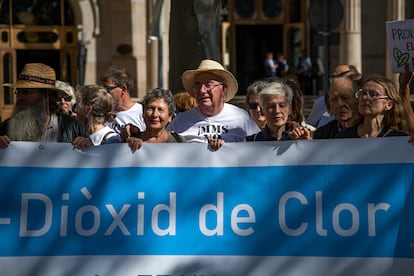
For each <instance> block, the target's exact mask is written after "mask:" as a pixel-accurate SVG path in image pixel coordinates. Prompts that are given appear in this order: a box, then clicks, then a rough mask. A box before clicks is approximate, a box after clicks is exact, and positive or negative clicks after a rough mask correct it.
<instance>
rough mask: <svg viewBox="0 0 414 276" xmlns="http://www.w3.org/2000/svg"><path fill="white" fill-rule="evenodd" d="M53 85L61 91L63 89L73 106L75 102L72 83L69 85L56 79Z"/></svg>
mask: <svg viewBox="0 0 414 276" xmlns="http://www.w3.org/2000/svg"><path fill="white" fill-rule="evenodd" d="M55 86H56V88H58V89H60V90H62V91H65V93H66V94H68V95H69V96H71V97H72V100H71V101H70V102H71V104H72V106H74V105H75V104H76V97H75V89H74V88H73V86H72V85H70V84H69V83H67V82H63V81H60V80H57V81H56V82H55Z"/></svg>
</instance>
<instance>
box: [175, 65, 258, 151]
mask: <svg viewBox="0 0 414 276" xmlns="http://www.w3.org/2000/svg"><path fill="white" fill-rule="evenodd" d="M182 83H183V86H184V89H185V90H186V91H188V92H189V93H190V94H192V95H193V96H194V97H195V98H196V100H197V104H198V106H197V107H194V108H192V109H190V110H188V111H186V112H183V113H180V114H178V115H177V117H175V119H174V120H173V121H172V122H171V123H170V125H169V129H170V130H173V131H175V132H177V133H179V134H180V135H182V136H184V137H185V138H186V140H187V141H188V142H199V143H209V145H210V147H211V149H213V150H217V149H219V148H220V147H221V146H222V145H223V144H224V142H241V141H243V140H244V138H245V137H246V136H248V135H252V134H254V133H257V132H259V128H258V127H257V125H256V123H255V122H254V121H253V120H252V118H251V117H250V116H249V114H248V113H247V112H246V111H245V110H244V109H241V108H239V107H237V106H234V105H231V104H229V103H227V102H228V101H230V100H231V99H232V98H233V97H234V95H236V93H237V88H238V84H237V81H236V79H235V77H234V76H233V74H232V73H230V72H229V71H227V70H225V69H224V68H223V66H222V65H221V64H220V63H218V62H216V61H214V60H208V59H206V60H203V61H201V63H200V65H199V66H198V68H197V69H195V70H187V71H185V72H184V73H183V75H182Z"/></svg>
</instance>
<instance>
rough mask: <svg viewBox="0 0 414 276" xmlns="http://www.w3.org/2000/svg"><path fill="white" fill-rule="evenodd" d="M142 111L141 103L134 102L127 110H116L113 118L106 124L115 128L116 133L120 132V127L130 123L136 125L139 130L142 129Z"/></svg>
mask: <svg viewBox="0 0 414 276" xmlns="http://www.w3.org/2000/svg"><path fill="white" fill-rule="evenodd" d="M142 111H143V108H142V105H141V104H140V103H135V104H134V105H133V106H132V107H131V108H130V109H128V110H125V111H119V112H116V117H115V120H114V121H113V122H112V123H110V124H108V126H109V127H110V128H112V129H113V130H115V132H116V133H120V132H121V129H122V128H123V127H124V126H125V125H127V124H132V125H134V126H136V127H138V128H139V129H140V130H141V131H144V130H145V128H146V127H145V122H144V119H143V117H142Z"/></svg>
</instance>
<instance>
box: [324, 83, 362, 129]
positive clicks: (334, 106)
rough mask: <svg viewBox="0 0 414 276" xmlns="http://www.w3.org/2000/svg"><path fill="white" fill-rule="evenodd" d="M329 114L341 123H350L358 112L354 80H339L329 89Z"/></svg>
mask: <svg viewBox="0 0 414 276" xmlns="http://www.w3.org/2000/svg"><path fill="white" fill-rule="evenodd" d="M328 94H329V112H330V113H331V114H332V115H334V116H335V118H336V119H337V120H338V121H339V122H340V123H341V124H343V123H345V122H348V120H349V119H350V118H351V117H352V115H353V114H354V112H355V110H356V100H355V95H354V89H353V86H352V80H350V79H345V78H343V79H337V80H335V81H334V82H333V83H331V87H330V88H329V93H328Z"/></svg>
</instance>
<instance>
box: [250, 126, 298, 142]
mask: <svg viewBox="0 0 414 276" xmlns="http://www.w3.org/2000/svg"><path fill="white" fill-rule="evenodd" d="M289 131H290V128H289V127H288V126H286V131H283V133H282V139H280V140H277V138H275V137H273V136H272V134H271V133H270V129H269V128H268V127H267V126H265V128H264V129H263V130H262V131H260V132H258V133H256V134H253V135H250V136H247V137H246V141H247V142H255V141H284V140H291V139H290V137H289V135H288V132H289Z"/></svg>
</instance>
